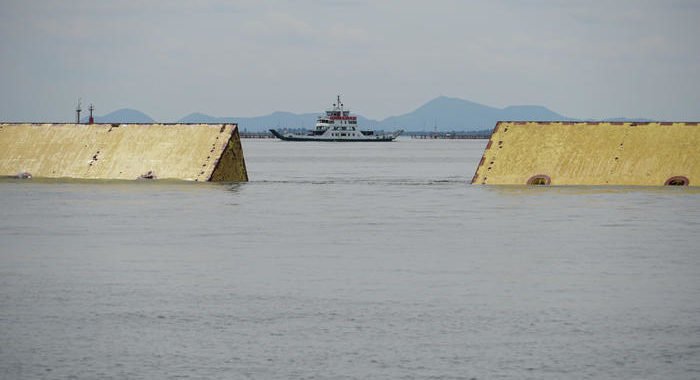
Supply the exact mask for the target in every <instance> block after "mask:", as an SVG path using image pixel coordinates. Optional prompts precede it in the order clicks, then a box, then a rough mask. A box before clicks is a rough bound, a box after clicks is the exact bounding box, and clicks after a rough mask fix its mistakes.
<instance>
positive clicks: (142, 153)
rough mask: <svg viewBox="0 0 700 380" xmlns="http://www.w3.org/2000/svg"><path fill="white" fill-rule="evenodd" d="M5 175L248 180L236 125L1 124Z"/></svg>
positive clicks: (2, 171)
mask: <svg viewBox="0 0 700 380" xmlns="http://www.w3.org/2000/svg"><path fill="white" fill-rule="evenodd" d="M0 176H33V177H44V178H82V179H127V180H133V179H138V178H158V179H179V180H187V181H225V182H240V181H247V180H248V174H247V172H246V167H245V160H244V159H243V150H242V148H241V140H240V137H239V136H238V126H237V125H236V124H65V123H47V124H40V123H3V124H0Z"/></svg>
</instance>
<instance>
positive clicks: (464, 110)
mask: <svg viewBox="0 0 700 380" xmlns="http://www.w3.org/2000/svg"><path fill="white" fill-rule="evenodd" d="M323 110H324V108H323V107H320V108H319V110H318V111H317V112H313V113H305V114H295V113H291V112H279V111H278V112H273V113H271V114H269V115H264V116H256V117H233V116H229V117H215V116H210V115H205V114H202V113H191V114H189V115H187V116H185V117H183V118H182V119H180V120H178V122H179V123H238V126H239V128H240V130H241V131H245V130H247V131H249V132H257V131H266V130H268V129H270V128H290V129H292V128H306V129H311V128H313V127H314V125H315V124H316V117H317V116H318V115H321V114H322V113H323ZM83 120H85V121H87V118H85V119H83ZM499 120H504V121H519V120H523V121H551V120H575V119H572V118H570V117H567V116H562V115H560V114H558V113H556V112H553V111H551V110H549V109H547V108H545V107H542V106H510V107H506V108H495V107H489V106H485V105H483V104H478V103H474V102H470V101H468V100H464V99H458V98H448V97H445V96H441V97H438V98H435V99H433V100H431V101H429V102H427V103H425V104H424V105H422V106H420V107H418V109H416V110H415V111H413V112H409V113H406V114H403V115H398V116H391V117H388V118H386V119H384V120H381V121H377V120H370V119H367V118H364V117H362V116H359V115H357V122H358V124H359V125H360V128H362V129H380V130H385V131H390V130H395V129H399V128H402V129H405V130H406V131H433V130H434V129H435V127H437V129H438V130H439V131H480V130H487V129H492V128H493V127H494V126H495V125H496V122H498V121H499ZM614 120H615V121H640V120H643V119H629V118H616V119H614ZM95 122H97V123H153V122H154V121H153V119H151V118H150V117H149V116H148V115H146V114H144V113H142V112H139V111H136V110H132V109H120V110H117V111H114V112H112V113H110V114H107V115H104V116H97V117H95Z"/></svg>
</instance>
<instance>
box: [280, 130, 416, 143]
mask: <svg viewBox="0 0 700 380" xmlns="http://www.w3.org/2000/svg"><path fill="white" fill-rule="evenodd" d="M270 132H271V133H272V134H273V135H274V136H275V137H277V138H278V139H280V140H284V141H328V142H390V141H394V139H396V138H397V137H399V135H400V134H401V133H403V130H398V131H396V132H394V133H393V134H391V135H384V136H374V137H373V138H372V137H367V138H359V139H358V138H349V137H344V138H331V137H324V136H308V135H290V134H287V135H283V134H281V133H279V132H278V131H277V130H275V129H270Z"/></svg>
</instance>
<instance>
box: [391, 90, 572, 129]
mask: <svg viewBox="0 0 700 380" xmlns="http://www.w3.org/2000/svg"><path fill="white" fill-rule="evenodd" d="M499 120H516V121H517V120H532V121H543V120H572V119H571V118H568V117H566V116H562V115H559V114H557V113H554V112H552V111H550V110H548V109H547V108H545V107H541V106H511V107H507V108H503V109H500V108H494V107H489V106H485V105H483V104H478V103H474V102H470V101H468V100H463V99H458V98H448V97H445V96H441V97H439V98H435V99H433V100H431V101H429V102H428V103H426V104H424V105H422V106H421V107H419V108H418V109H416V110H415V111H413V112H410V113H407V114H404V115H400V116H392V117H389V118H386V119H384V120H383V121H381V123H380V125H381V127H382V129H394V128H397V127H400V128H403V129H406V130H409V131H421V130H433V129H434V128H435V127H437V129H438V130H440V131H474V130H480V129H490V128H493V126H494V125H496V122H497V121H499Z"/></svg>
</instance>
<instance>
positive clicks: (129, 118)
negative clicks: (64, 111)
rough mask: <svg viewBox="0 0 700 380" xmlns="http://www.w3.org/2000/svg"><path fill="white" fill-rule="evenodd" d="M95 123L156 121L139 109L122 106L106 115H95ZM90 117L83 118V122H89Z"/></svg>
mask: <svg viewBox="0 0 700 380" xmlns="http://www.w3.org/2000/svg"><path fill="white" fill-rule="evenodd" d="M94 118H95V123H155V120H153V119H152V118H151V117H150V116H148V115H146V114H145V113H143V112H141V111H137V110H132V109H129V108H122V109H120V110H116V111H114V112H110V113H108V114H106V115H104V116H95V117H94ZM88 119H89V117H88V116H86V117H84V118H82V119H81V121H82V122H83V123H87V122H88Z"/></svg>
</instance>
